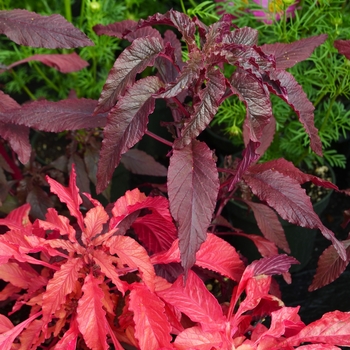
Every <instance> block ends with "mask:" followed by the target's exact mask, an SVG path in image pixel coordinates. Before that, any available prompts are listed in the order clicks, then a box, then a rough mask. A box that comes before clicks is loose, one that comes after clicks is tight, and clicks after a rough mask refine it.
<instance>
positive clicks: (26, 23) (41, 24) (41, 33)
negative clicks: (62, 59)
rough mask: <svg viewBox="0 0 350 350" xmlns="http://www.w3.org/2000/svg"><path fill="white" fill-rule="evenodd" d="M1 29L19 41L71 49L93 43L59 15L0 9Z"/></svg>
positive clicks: (38, 45)
mask: <svg viewBox="0 0 350 350" xmlns="http://www.w3.org/2000/svg"><path fill="white" fill-rule="evenodd" d="M0 33H1V34H5V35H6V36H7V37H8V38H10V39H11V40H12V41H14V42H15V43H16V44H19V45H26V46H31V47H46V48H48V49H58V48H60V49H70V48H73V47H81V46H93V45H94V43H93V42H92V41H91V40H90V39H89V38H88V37H87V36H86V35H85V34H84V33H83V32H81V31H80V30H79V29H77V28H75V27H74V26H73V25H72V24H71V23H70V22H68V21H67V20H66V19H65V18H64V17H62V16H61V15H57V14H54V15H51V16H41V15H39V14H37V13H35V12H29V11H27V10H19V9H17V10H11V11H0Z"/></svg>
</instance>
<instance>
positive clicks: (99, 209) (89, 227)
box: [81, 205, 109, 244]
mask: <svg viewBox="0 0 350 350" xmlns="http://www.w3.org/2000/svg"><path fill="white" fill-rule="evenodd" d="M108 220H109V216H108V214H107V213H106V211H105V210H104V208H103V206H102V205H98V206H96V207H94V208H91V209H90V210H89V211H88V212H87V213H86V215H85V218H84V223H85V227H86V228H85V230H84V231H83V234H82V237H81V238H82V241H83V243H84V244H88V243H90V241H91V240H92V239H93V238H94V237H95V236H96V235H98V234H100V233H102V228H103V225H104V224H105V223H106V222H107V221H108Z"/></svg>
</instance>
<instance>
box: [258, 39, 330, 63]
mask: <svg viewBox="0 0 350 350" xmlns="http://www.w3.org/2000/svg"><path fill="white" fill-rule="evenodd" d="M327 36H328V35H327V34H321V35H316V36H310V37H308V38H304V39H301V40H296V41H293V42H292V43H290V44H285V43H275V44H265V45H263V46H261V49H262V50H263V51H264V52H266V53H268V54H272V55H274V56H275V58H276V68H279V69H286V68H290V67H293V66H294V65H295V64H297V63H299V62H301V61H304V60H306V59H307V58H309V56H310V55H311V54H312V52H313V51H314V50H315V48H316V47H318V46H320V45H321V44H323V43H324V42H325V41H326V39H327Z"/></svg>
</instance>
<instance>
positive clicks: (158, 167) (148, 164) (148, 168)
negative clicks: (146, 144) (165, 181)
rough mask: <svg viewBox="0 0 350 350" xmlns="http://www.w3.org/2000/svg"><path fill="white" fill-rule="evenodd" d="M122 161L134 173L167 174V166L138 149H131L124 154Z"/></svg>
mask: <svg viewBox="0 0 350 350" xmlns="http://www.w3.org/2000/svg"><path fill="white" fill-rule="evenodd" d="M120 162H121V163H123V165H124V166H125V168H126V169H128V170H129V171H131V172H132V173H133V174H141V175H150V176H166V175H167V168H166V167H165V166H164V165H162V164H160V163H158V162H157V161H156V160H155V159H154V158H153V157H152V156H150V155H148V154H147V153H146V152H143V151H141V150H138V149H129V150H128V151H127V152H126V153H124V154H122V157H121V159H120Z"/></svg>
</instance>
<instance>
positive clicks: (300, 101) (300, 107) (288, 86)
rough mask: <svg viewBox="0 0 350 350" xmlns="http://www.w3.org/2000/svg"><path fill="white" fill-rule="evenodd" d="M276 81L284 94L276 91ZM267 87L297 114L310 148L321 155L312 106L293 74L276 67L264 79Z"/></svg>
mask: <svg viewBox="0 0 350 350" xmlns="http://www.w3.org/2000/svg"><path fill="white" fill-rule="evenodd" d="M271 81H272V82H275V83H278V84H279V86H281V87H283V89H285V90H286V94H283V93H280V92H279V91H277V90H276V89H275V88H274V86H273V84H272V83H271ZM265 82H266V83H267V84H268V86H269V89H270V90H271V91H273V93H274V94H276V95H278V96H279V97H281V98H282V99H283V100H284V101H286V102H287V103H288V104H289V105H290V106H291V107H292V108H293V110H294V111H295V113H296V114H297V115H298V118H299V120H300V122H301V123H302V124H303V126H304V128H305V131H306V132H307V134H308V135H309V137H310V146H311V149H312V150H313V151H314V152H315V153H316V154H317V155H319V156H321V157H322V143H321V140H320V137H319V136H318V130H317V129H316V127H315V124H314V109H315V108H314V106H313V104H312V103H311V102H310V101H309V100H308V98H307V96H306V94H305V92H304V91H303V89H302V87H301V86H300V85H299V84H298V83H297V82H296V80H295V79H294V77H293V75H292V74H291V73H289V72H287V71H285V70H282V69H276V70H273V71H270V72H269V79H267V80H266V81H265Z"/></svg>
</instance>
